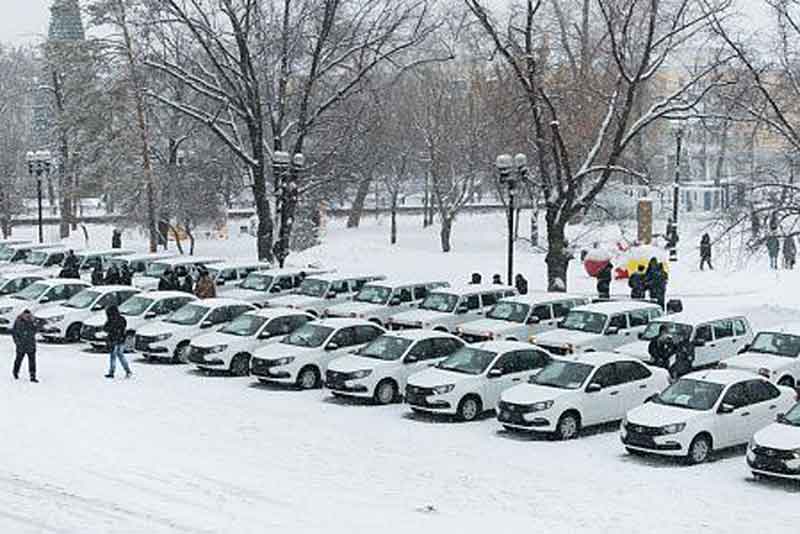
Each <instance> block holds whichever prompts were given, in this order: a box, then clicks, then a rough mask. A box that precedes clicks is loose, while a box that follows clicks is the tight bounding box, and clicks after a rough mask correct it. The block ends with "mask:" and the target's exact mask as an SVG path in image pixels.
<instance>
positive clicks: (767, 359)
mask: <svg viewBox="0 0 800 534" xmlns="http://www.w3.org/2000/svg"><path fill="white" fill-rule="evenodd" d="M795 361H796V360H794V359H793V358H784V357H783V356H774V355H772V354H762V353H760V352H743V353H742V354H737V355H736V356H733V357H731V358H726V359H725V360H724V362H725V365H726V366H727V367H733V368H736V369H744V370H747V371H758V370H759V369H770V370H772V369H779V368H781V367H786V366H788V365H791V364H792V363H794V362H795Z"/></svg>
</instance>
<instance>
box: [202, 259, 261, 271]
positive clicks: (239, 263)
mask: <svg viewBox="0 0 800 534" xmlns="http://www.w3.org/2000/svg"><path fill="white" fill-rule="evenodd" d="M245 267H262V268H264V270H266V268H267V267H269V263H267V262H263V261H258V260H252V261H246V260H236V261H223V262H221V263H215V264H214V268H213V270H215V271H221V270H222V269H242V268H245Z"/></svg>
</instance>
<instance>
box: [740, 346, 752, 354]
mask: <svg viewBox="0 0 800 534" xmlns="http://www.w3.org/2000/svg"><path fill="white" fill-rule="evenodd" d="M748 350H750V345H749V344H747V345H745V346H744V347H742V348H741V349H740V350H739V354H743V353H745V352H747V351H748Z"/></svg>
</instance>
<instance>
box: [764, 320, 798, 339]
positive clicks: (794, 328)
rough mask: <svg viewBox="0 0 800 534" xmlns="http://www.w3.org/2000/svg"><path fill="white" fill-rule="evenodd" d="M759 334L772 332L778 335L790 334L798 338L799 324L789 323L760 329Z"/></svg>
mask: <svg viewBox="0 0 800 534" xmlns="http://www.w3.org/2000/svg"><path fill="white" fill-rule="evenodd" d="M761 332H774V333H778V334H792V335H795V336H800V322H797V321H795V322H791V323H780V324H777V325H775V326H771V327H770V328H762V329H760V330H759V331H758V332H757V334H758V333H761Z"/></svg>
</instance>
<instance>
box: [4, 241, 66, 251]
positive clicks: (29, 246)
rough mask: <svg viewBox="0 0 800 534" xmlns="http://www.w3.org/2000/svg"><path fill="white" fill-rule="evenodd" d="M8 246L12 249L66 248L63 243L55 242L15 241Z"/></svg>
mask: <svg viewBox="0 0 800 534" xmlns="http://www.w3.org/2000/svg"><path fill="white" fill-rule="evenodd" d="M7 248H10V249H12V250H47V249H51V248H60V249H62V250H64V246H63V245H58V244H55V243H45V244H35V245H34V244H32V243H13V244H10V245H8V247H7Z"/></svg>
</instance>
